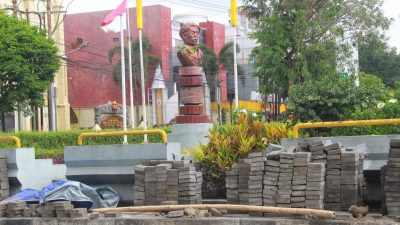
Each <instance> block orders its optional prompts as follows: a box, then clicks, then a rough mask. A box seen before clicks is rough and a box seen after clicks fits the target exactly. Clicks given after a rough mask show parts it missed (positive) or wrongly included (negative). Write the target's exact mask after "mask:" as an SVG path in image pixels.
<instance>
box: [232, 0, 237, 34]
mask: <svg viewBox="0 0 400 225" xmlns="http://www.w3.org/2000/svg"><path fill="white" fill-rule="evenodd" d="M236 14H237V12H236V0H231V25H232V27H236V25H237V18H236V17H237V16H236Z"/></svg>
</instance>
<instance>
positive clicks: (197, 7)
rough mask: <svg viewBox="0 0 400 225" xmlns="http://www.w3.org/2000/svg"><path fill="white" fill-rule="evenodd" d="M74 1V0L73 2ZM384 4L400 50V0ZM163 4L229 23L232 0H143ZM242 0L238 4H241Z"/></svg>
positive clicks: (110, 4)
mask: <svg viewBox="0 0 400 225" xmlns="http://www.w3.org/2000/svg"><path fill="white" fill-rule="evenodd" d="M71 1H72V2H71ZM121 1H122V0H101V1H99V0H64V3H65V4H64V6H66V5H67V4H68V3H71V4H70V5H69V8H68V13H80V12H90V11H101V10H110V9H114V8H116V7H117V6H118V4H119V3H120V2H121ZM384 1H385V3H384V5H383V9H384V12H385V14H386V16H388V17H390V18H393V19H394V21H393V23H392V26H391V27H390V30H389V32H388V36H389V37H390V40H389V44H390V45H391V46H393V47H396V48H397V49H398V52H399V51H400V0H384ZM128 4H129V6H130V7H134V6H135V4H136V1H135V0H128ZM155 4H162V5H165V6H168V7H170V8H171V11H172V16H174V15H177V14H188V13H192V14H198V15H205V16H207V17H208V20H210V21H215V22H219V23H222V24H228V23H229V22H228V20H229V7H230V0H217V1H216V0H143V5H144V6H146V5H155ZM240 4H241V3H240V0H239V1H238V5H240Z"/></svg>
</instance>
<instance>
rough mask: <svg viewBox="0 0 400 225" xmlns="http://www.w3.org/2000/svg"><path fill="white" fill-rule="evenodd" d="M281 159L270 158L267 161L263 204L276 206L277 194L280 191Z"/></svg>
mask: <svg viewBox="0 0 400 225" xmlns="http://www.w3.org/2000/svg"><path fill="white" fill-rule="evenodd" d="M278 178H279V160H276V159H272V158H268V157H267V161H266V163H265V173H264V179H263V184H264V189H263V204H264V205H266V206H276V195H277V193H278Z"/></svg>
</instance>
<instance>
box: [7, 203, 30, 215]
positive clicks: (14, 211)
mask: <svg viewBox="0 0 400 225" xmlns="http://www.w3.org/2000/svg"><path fill="white" fill-rule="evenodd" d="M25 209H26V203H25V202H10V203H7V207H6V211H5V215H6V216H7V217H9V218H19V217H23V215H24V210H25Z"/></svg>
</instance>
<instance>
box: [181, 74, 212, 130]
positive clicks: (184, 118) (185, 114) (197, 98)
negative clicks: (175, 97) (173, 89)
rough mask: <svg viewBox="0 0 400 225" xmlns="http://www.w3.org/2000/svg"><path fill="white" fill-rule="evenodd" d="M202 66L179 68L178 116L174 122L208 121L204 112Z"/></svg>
mask: <svg viewBox="0 0 400 225" xmlns="http://www.w3.org/2000/svg"><path fill="white" fill-rule="evenodd" d="M203 73H204V71H203V67H198V66H185V67H180V68H179V102H180V104H181V105H183V106H180V107H179V116H177V117H176V123H209V122H210V119H209V118H208V116H207V115H206V114H205V108H204V88H203Z"/></svg>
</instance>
